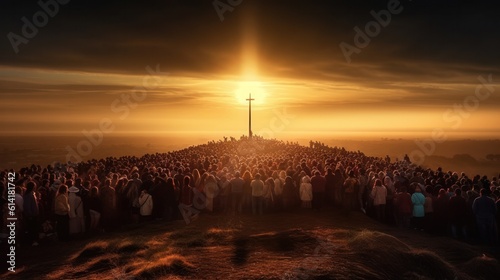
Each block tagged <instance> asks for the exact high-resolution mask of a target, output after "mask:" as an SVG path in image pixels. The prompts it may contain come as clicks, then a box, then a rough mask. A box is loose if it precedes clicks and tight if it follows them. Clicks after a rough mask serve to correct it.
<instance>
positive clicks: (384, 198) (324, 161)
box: [0, 137, 500, 246]
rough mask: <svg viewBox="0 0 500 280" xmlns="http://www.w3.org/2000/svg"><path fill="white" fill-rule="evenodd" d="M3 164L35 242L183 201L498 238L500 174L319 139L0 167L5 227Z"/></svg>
mask: <svg viewBox="0 0 500 280" xmlns="http://www.w3.org/2000/svg"><path fill="white" fill-rule="evenodd" d="M9 172H15V174H16V179H15V209H16V210H15V216H16V217H17V220H18V227H17V230H18V233H19V235H18V236H23V241H22V242H25V244H30V245H35V246H36V245H38V242H39V241H40V240H39V239H40V238H41V237H42V238H43V237H47V236H51V235H52V236H55V237H56V238H57V239H58V240H60V241H66V240H70V239H71V238H77V237H78V236H79V235H82V234H84V233H93V232H94V233H98V232H100V231H108V230H113V229H116V228H119V227H121V226H123V225H127V224H131V223H140V222H141V221H148V220H152V219H158V220H159V219H162V220H166V221H171V220H175V219H183V218H186V217H183V215H184V214H185V213H183V211H182V209H188V208H191V209H196V210H197V211H196V212H200V211H201V212H215V213H220V214H221V215H239V214H242V213H243V214H245V213H249V214H250V213H251V214H255V215H264V214H266V213H269V212H286V211H291V210H293V209H295V208H306V209H308V208H311V209H313V210H316V211H320V210H321V209H322V208H328V209H332V208H333V209H338V210H337V211H341V212H342V213H344V214H345V215H348V214H349V213H350V212H351V211H361V212H363V213H365V214H367V215H368V216H370V217H373V218H374V219H377V220H379V221H380V222H382V223H387V224H391V225H394V226H399V227H405V228H409V229H415V230H422V231H427V232H430V233H433V234H440V235H450V236H453V237H455V238H462V239H467V240H471V239H475V240H478V241H480V242H482V243H484V244H490V245H496V244H498V237H499V236H498V232H499V231H498V228H497V225H500V213H499V211H497V209H498V207H500V187H499V184H500V180H499V178H498V177H494V178H491V180H490V179H489V178H488V177H487V176H482V177H481V176H480V175H476V176H474V177H469V176H468V175H466V174H464V173H461V174H459V173H456V172H451V171H448V172H446V171H443V170H442V169H441V168H439V169H437V170H431V169H425V168H423V167H421V166H417V165H414V164H412V163H411V162H410V161H409V159H408V157H406V158H405V159H404V160H402V161H395V162H391V159H390V158H389V157H385V158H379V157H370V156H366V155H364V154H363V153H361V152H359V151H358V152H351V151H346V150H345V149H344V148H338V147H328V146H327V145H325V144H323V143H320V142H312V141H311V143H310V146H309V147H305V146H301V145H299V144H298V143H290V142H283V141H278V140H265V139H263V138H260V137H254V138H252V139H248V138H245V137H242V138H241V139H239V140H237V139H235V138H232V137H231V138H230V139H227V138H224V140H220V141H217V142H216V141H211V142H209V143H207V144H204V145H198V146H191V147H189V148H186V149H183V150H179V151H174V152H169V153H156V154H147V155H144V156H142V157H135V156H123V157H109V158H105V159H100V160H95V159H93V160H88V161H85V162H80V163H71V162H68V163H65V164H56V165H55V166H51V165H49V166H47V167H42V166H37V165H32V166H31V167H26V168H22V169H20V170H17V171H16V170H4V171H2V172H1V173H0V179H1V180H0V194H1V195H0V197H1V199H0V200H1V204H2V205H1V207H0V209H1V211H2V213H1V215H2V217H3V219H2V223H3V226H2V229H3V230H2V231H3V234H4V236H5V235H6V224H7V216H8V212H9V210H8V204H9V203H8V200H7V196H8V194H7V186H8V181H7V174H8V173H9ZM313 210H310V211H311V213H312V214H311V215H314V212H315V211H313ZM305 211H309V210H305ZM323 211H329V210H323ZM11 214H12V213H11Z"/></svg>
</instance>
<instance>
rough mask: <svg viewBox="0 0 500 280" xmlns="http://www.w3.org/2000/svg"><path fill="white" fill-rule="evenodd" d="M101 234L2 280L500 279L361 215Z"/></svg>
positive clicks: (461, 249) (208, 219) (204, 219)
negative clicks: (93, 239) (222, 279)
mask: <svg viewBox="0 0 500 280" xmlns="http://www.w3.org/2000/svg"><path fill="white" fill-rule="evenodd" d="M290 225H293V227H292V228H291V227H290ZM360 227H364V228H367V229H366V230H360V229H359V228H360ZM385 230H386V231H388V232H391V234H386V233H382V232H381V231H385ZM100 238H101V239H100V240H99V241H91V242H88V241H85V240H82V241H76V242H72V243H64V245H65V246H60V247H55V246H59V245H60V244H59V243H54V244H53V245H54V246H47V245H44V244H41V246H39V247H38V248H36V250H30V251H28V250H26V251H24V252H23V256H26V259H24V260H25V264H24V265H21V266H20V267H19V268H20V269H22V270H21V271H20V272H18V273H16V274H5V275H0V278H2V279H10V278H13V279H34V278H37V279H99V280H104V279H215V278H221V277H223V278H231V279H469V278H477V279H499V278H500V271H499V268H498V261H497V260H496V259H490V258H486V257H480V256H481V252H482V251H483V250H484V248H478V247H474V246H470V245H467V244H463V243H459V242H457V241H455V240H451V239H444V238H431V237H428V236H427V237H426V236H425V235H423V234H422V233H420V232H412V231H405V230H398V229H394V228H386V227H384V226H381V225H379V224H377V223H374V222H373V221H371V220H368V219H367V218H366V217H365V216H363V215H358V214H357V213H354V214H353V215H351V216H350V217H344V216H342V215H340V214H335V213H334V214H332V213H331V212H330V213H329V212H326V211H325V212H320V213H314V214H313V213H310V212H297V213H294V214H273V215H268V216H262V217H255V216H241V217H226V216H217V215H209V216H201V217H200V219H199V220H198V221H196V222H193V223H192V224H190V225H188V226H186V225H184V224H183V223H182V221H179V222H176V223H173V224H169V225H166V224H164V223H162V222H152V223H149V224H143V225H141V226H140V227H137V228H130V229H127V231H121V232H120V231H118V232H115V233H109V234H105V235H102V236H100ZM457 246H458V247H457ZM30 249H31V248H30ZM54 249H57V250H58V251H57V253H54ZM47 254H52V255H53V257H52V258H46V257H44V256H46V255H47ZM23 267H24V268H23ZM40 275H46V276H44V277H40Z"/></svg>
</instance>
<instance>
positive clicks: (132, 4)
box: [0, 0, 500, 137]
mask: <svg viewBox="0 0 500 280" xmlns="http://www.w3.org/2000/svg"><path fill="white" fill-rule="evenodd" d="M41 2H42V3H46V2H51V3H58V2H56V1H55V0H52V1H49V0H42V1H41ZM60 2H62V3H64V2H67V3H66V4H58V8H57V10H56V11H55V12H51V13H52V15H48V16H45V17H44V15H45V14H46V12H40V11H43V9H42V7H41V6H40V5H39V4H37V2H36V1H19V0H3V1H2V2H1V4H0V13H1V16H0V22H1V25H0V30H1V34H3V37H1V38H2V39H0V85H1V86H0V97H1V100H2V101H1V103H0V131H1V132H2V133H9V134H16V133H27V132H29V133H62V132H68V133H69V132H71V133H79V132H81V131H82V130H90V129H95V128H98V127H99V122H100V121H101V120H103V119H109V120H111V121H112V122H113V124H114V127H115V128H114V129H115V131H116V132H142V133H146V132H178V131H191V132H196V131H198V132H216V131H231V132H234V134H235V135H236V136H237V135H240V134H241V133H245V132H246V130H247V127H246V124H247V114H248V111H247V105H248V103H247V102H246V101H245V98H247V94H248V93H249V92H252V93H253V97H254V98H255V101H254V103H253V104H252V105H253V108H254V115H253V116H254V117H253V122H254V124H253V130H254V133H258V132H262V131H273V132H278V131H290V132H311V133H312V132H316V133H329V132H339V133H351V132H352V133H356V134H357V135H359V134H362V133H365V132H371V133H377V134H380V136H382V137H383V136H384V135H386V134H387V135H388V134H391V135H399V134H400V135H403V134H404V135H411V134H412V133H420V134H422V133H423V134H426V133H427V134H430V133H431V132H432V131H433V130H434V129H435V128H443V129H445V130H446V131H449V132H454V133H455V132H458V133H463V134H464V135H470V136H471V137H474V136H477V135H482V136H485V135H486V136H491V137H500V124H499V122H498V119H500V110H499V109H500V97H499V94H500V87H498V85H499V82H498V81H499V78H500V52H499V51H498V50H499V49H500V48H499V47H500V36H498V34H499V33H498V30H500V17H498V14H499V10H498V9H495V6H494V2H493V1H491V2H489V1H474V2H470V1H469V2H468V3H462V2H461V1H444V0H443V1H418V0H413V1H409V0H402V1H401V2H400V3H399V5H398V4H397V3H392V2H393V1H392V0H391V1H389V0H387V1H373V0H372V1H358V0H349V1H326V0H324V1H319V0H316V1H311V0H308V1H290V0H288V1H272V0H266V1H256V0H241V1H237V0H233V1H227V0H220V1H219V3H222V4H221V6H219V8H220V9H224V7H223V6H222V5H228V3H229V2H232V3H233V4H238V5H236V6H234V7H231V6H228V7H230V9H229V10H227V11H225V12H224V13H223V14H222V15H221V13H222V12H221V11H219V13H218V12H217V9H216V8H215V7H214V2H215V1H212V0H207V1H204V0H197V1H195V0H182V1H124V0H122V1H77V0H72V1H68V0H65V1H63V0H60ZM103 2H105V3H103ZM333 2H335V3H333ZM434 2H439V4H436V3H434ZM388 4H389V5H392V4H393V5H394V6H393V7H392V8H393V9H392V10H393V12H394V13H391V14H390V19H388V18H387V17H384V16H386V15H387V14H389V13H390V12H386V10H388ZM49 9H51V10H52V11H54V9H55V8H54V7H53V5H52V6H50V7H49ZM372 11H374V13H377V14H379V15H381V18H382V19H385V20H386V21H385V22H384V23H383V25H385V26H381V25H379V24H378V23H377V24H371V23H370V22H372V21H374V20H375V19H374V13H373V12H372ZM381 11H382V12H381ZM221 16H222V17H223V21H221ZM23 18H25V20H23ZM26 22H28V23H26ZM36 23H38V27H37V26H36ZM31 24H33V25H34V27H35V28H36V29H37V30H36V31H34V30H33V29H32V28H31V27H30V26H29V25H31ZM367 27H368V31H367V30H366V28H367ZM358 28H359V29H358ZM370 28H371V29H370ZM356 30H361V32H363V33H365V34H364V35H361V36H367V37H366V38H368V40H369V42H364V44H363V45H361V44H359V43H360V42H361V43H363V42H362V40H361V39H359V38H358V37H360V35H359V33H358V32H357V31H356ZM366 33H371V34H372V35H373V36H370V35H366ZM355 39H359V40H358V45H357V44H356V40H355ZM341 45H343V46H349V48H348V49H349V50H355V51H353V52H352V53H351V54H350V55H349V58H348V59H346V56H345V54H344V52H343V51H342V48H341V47H340V46H341ZM344 51H345V49H344ZM349 61H350V62H349ZM148 67H149V68H148ZM146 68H148V69H149V70H147V69H146ZM157 72H158V73H157ZM479 77H482V78H483V80H482V81H481V80H480V79H479ZM147 78H149V79H147ZM145 79H146V80H147V81H149V82H148V83H150V82H154V85H151V84H146V87H147V88H144V85H145V84H144V81H145ZM148 85H149V86H148ZM141 94H142V95H141ZM134 97H137V99H134Z"/></svg>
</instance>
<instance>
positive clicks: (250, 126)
mask: <svg viewBox="0 0 500 280" xmlns="http://www.w3.org/2000/svg"><path fill="white" fill-rule="evenodd" d="M252 100H255V99H253V98H252V94H251V93H249V95H248V99H247V101H248V138H250V139H252Z"/></svg>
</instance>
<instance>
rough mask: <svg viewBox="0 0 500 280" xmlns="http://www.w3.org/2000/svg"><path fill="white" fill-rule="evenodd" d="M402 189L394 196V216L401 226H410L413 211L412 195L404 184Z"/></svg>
mask: <svg viewBox="0 0 500 280" xmlns="http://www.w3.org/2000/svg"><path fill="white" fill-rule="evenodd" d="M400 190H401V191H400V192H398V193H396V195H395V196H394V216H395V219H396V224H397V225H398V226H399V227H404V228H410V219H411V214H412V213H411V212H412V207H413V206H412V202H411V196H410V194H409V193H408V192H407V190H406V186H402V187H401V189H400Z"/></svg>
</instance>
